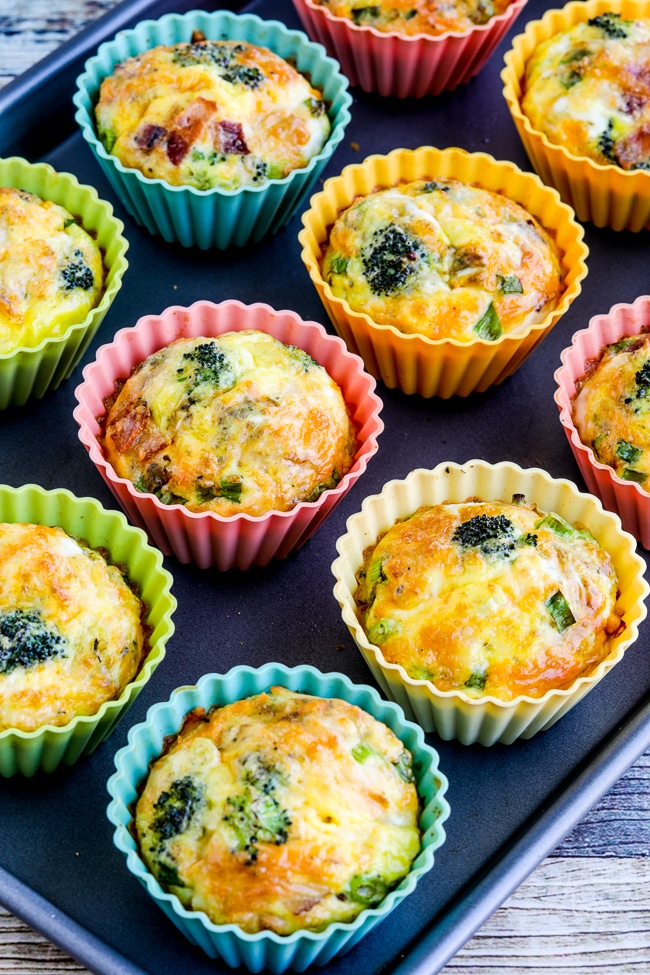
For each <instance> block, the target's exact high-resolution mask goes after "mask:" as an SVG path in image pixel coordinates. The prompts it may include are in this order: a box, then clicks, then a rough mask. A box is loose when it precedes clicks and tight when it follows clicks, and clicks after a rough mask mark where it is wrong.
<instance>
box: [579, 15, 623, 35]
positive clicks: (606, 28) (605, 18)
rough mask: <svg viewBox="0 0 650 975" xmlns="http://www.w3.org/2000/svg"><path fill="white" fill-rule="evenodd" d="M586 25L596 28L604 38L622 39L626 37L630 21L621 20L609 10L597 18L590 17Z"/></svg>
mask: <svg viewBox="0 0 650 975" xmlns="http://www.w3.org/2000/svg"><path fill="white" fill-rule="evenodd" d="M587 23H588V24H589V26H590V27H597V28H598V29H599V30H601V31H602V32H603V34H605V36H606V37H612V38H624V37H627V36H628V25H629V23H630V21H625V20H622V19H621V15H620V14H615V13H612V11H611V10H609V11H607V13H604V14H600V16H598V17H592V18H591V19H590V20H588V21H587Z"/></svg>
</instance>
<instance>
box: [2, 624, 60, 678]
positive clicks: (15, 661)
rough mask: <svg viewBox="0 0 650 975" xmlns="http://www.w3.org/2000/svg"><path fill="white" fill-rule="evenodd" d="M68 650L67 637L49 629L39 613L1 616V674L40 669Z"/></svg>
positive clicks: (50, 627) (51, 628)
mask: <svg viewBox="0 0 650 975" xmlns="http://www.w3.org/2000/svg"><path fill="white" fill-rule="evenodd" d="M66 649H67V644H66V641H65V639H64V637H63V636H61V634H60V633H59V632H58V631H57V630H55V629H54V628H53V627H52V626H48V624H47V623H46V622H45V620H44V619H43V617H42V615H41V614H40V613H39V611H38V610H37V609H12V610H9V612H7V613H3V614H1V615H0V674H8V673H10V672H11V671H12V670H15V669H16V668H17V667H36V666H37V665H38V664H41V663H44V662H45V661H46V660H52V659H53V658H55V657H62V656H63V655H64V654H65V652H66Z"/></svg>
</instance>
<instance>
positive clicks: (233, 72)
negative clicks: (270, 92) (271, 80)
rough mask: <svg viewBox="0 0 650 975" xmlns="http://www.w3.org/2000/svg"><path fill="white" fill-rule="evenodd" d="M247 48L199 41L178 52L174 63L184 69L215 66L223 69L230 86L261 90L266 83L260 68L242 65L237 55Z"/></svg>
mask: <svg viewBox="0 0 650 975" xmlns="http://www.w3.org/2000/svg"><path fill="white" fill-rule="evenodd" d="M245 50H246V48H245V47H244V46H243V45H241V44H236V45H235V46H234V47H230V46H229V45H227V44H223V43H221V42H220V41H198V42H197V43H195V44H187V45H184V46H183V47H181V48H180V49H179V50H177V51H176V52H175V53H174V55H173V57H172V61H173V63H174V64H178V65H180V67H182V68H189V67H193V66H194V65H197V64H205V65H215V66H216V67H218V68H221V69H222V77H223V79H224V81H228V82H229V83H230V84H241V85H244V86H245V87H246V88H251V89H255V88H259V87H260V85H261V84H262V82H263V81H264V75H263V73H262V72H261V71H260V69H259V68H256V67H255V66H248V65H245V64H240V63H239V62H238V61H237V58H236V55H237V54H241V53H242V51H245Z"/></svg>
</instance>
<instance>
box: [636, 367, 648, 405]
mask: <svg viewBox="0 0 650 975" xmlns="http://www.w3.org/2000/svg"><path fill="white" fill-rule="evenodd" d="M634 381H635V383H636V387H637V388H636V394H635V395H636V398H637V399H647V398H648V396H650V359H646V361H645V362H644V363H643V365H642V366H641V368H640V369H638V370H637V372H636V373H635V375H634Z"/></svg>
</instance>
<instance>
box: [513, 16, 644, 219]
mask: <svg viewBox="0 0 650 975" xmlns="http://www.w3.org/2000/svg"><path fill="white" fill-rule="evenodd" d="M607 11H612V12H615V13H620V14H621V16H622V17H623V18H627V19H633V18H636V17H646V18H647V16H648V4H647V2H646V0H573V2H572V3H568V4H567V5H566V6H565V7H562V8H561V9H559V10H548V11H547V12H546V13H545V14H544V16H543V17H542V19H541V20H534V21H530V22H529V23H528V24H527V25H526V30H525V31H524V33H523V34H519V35H518V36H517V37H515V38H514V40H513V42H512V48H511V49H510V50H509V51H508V52H507V54H506V56H505V65H506V66H505V68H504V69H503V71H502V72H501V80H502V81H503V95H504V98H505V100H506V102H507V104H508V108H509V109H510V113H511V115H512V118H513V121H514V123H515V125H516V127H517V131H518V133H519V137H520V139H521V141H522V143H523V145H524V148H525V150H526V152H527V154H528V157H529V159H530V161H531V163H532V165H533V168H534V169H535V172H536V173H538V175H539V176H540V177H541V178H542V180H543V181H544V182H545V183H548V184H549V185H550V186H554V187H556V189H557V190H559V193H560V196H561V197H562V199H563V200H564V201H565V202H566V203H568V204H569V205H570V206H572V207H573V209H574V210H575V212H576V214H577V216H578V219H579V220H582V221H586V220H588V221H591V222H592V223H594V224H595V225H596V226H597V227H611V228H612V229H613V230H632V231H639V230H643V229H644V228H648V227H650V172H648V171H645V170H642V169H637V170H633V171H627V172H626V171H625V170H623V169H620V168H619V167H618V166H609V165H608V166H601V165H600V164H599V163H597V162H594V161H593V160H592V159H587V158H585V157H583V156H575V155H573V153H571V152H569V151H568V150H567V149H565V148H564V146H560V145H554V144H553V143H551V142H550V141H549V139H548V138H547V136H546V135H544V133H543V132H539V131H538V130H537V129H534V128H533V126H532V125H531V123H530V122H529V120H528V118H527V116H526V115H524V113H523V112H522V109H521V104H520V99H521V97H522V95H523V86H524V83H525V75H526V63H527V61H528V59H529V58H530V56H531V55H532V53H533V51H534V49H535V48H536V47H537V45H538V44H541V42H542V41H545V40H547V39H548V38H549V37H552V36H553V35H554V34H557V33H558V32H559V31H562V30H567V29H568V28H570V27H573V26H574V24H577V23H580V22H582V21H586V20H589V19H591V18H592V17H597V16H598V15H600V14H603V13H606V12H607Z"/></svg>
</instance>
